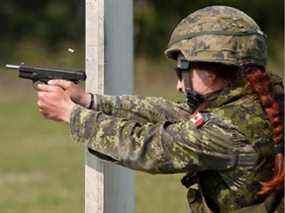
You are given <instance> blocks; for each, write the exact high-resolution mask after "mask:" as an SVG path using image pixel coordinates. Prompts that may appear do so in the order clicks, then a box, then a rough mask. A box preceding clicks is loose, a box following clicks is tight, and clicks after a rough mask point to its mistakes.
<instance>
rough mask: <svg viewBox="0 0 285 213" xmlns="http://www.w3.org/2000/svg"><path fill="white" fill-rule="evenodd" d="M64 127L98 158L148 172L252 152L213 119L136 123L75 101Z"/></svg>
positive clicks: (218, 163)
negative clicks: (199, 124) (200, 122)
mask: <svg viewBox="0 0 285 213" xmlns="http://www.w3.org/2000/svg"><path fill="white" fill-rule="evenodd" d="M70 127H71V134H72V137H73V139H74V140H75V141H78V142H83V143H86V144H87V146H88V148H89V149H90V150H92V153H93V154H95V155H97V156H98V157H99V158H102V159H105V160H109V161H114V162H116V163H118V164H120V165H122V166H125V167H128V168H131V169H135V170H142V171H146V172H149V173H178V172H186V171H192V172H194V171H201V170H205V169H215V170H217V169H229V168H232V167H234V166H235V165H236V163H237V159H238V158H239V156H241V155H245V156H247V158H248V153H250V154H252V153H251V152H254V151H253V149H252V147H250V146H249V145H248V144H247V143H246V140H245V137H244V136H243V135H242V134H241V133H240V132H239V131H237V130H236V129H235V128H233V127H229V126H227V125H226V124H224V123H223V122H220V121H218V122H217V121H215V120H213V119H209V120H208V121H207V122H206V124H205V125H204V126H202V127H201V128H197V127H196V126H195V125H193V124H192V122H191V121H188V120H187V121H186V120H185V121H181V122H177V123H175V122H170V121H164V122H161V123H157V124H152V123H146V124H143V125H142V124H140V123H138V122H137V121H133V120H128V119H124V118H118V117H114V116H109V115H106V114H104V113H103V112H100V111H91V110H87V109H85V108H82V107H80V106H76V107H75V109H74V111H73V112H72V116H71V122H70ZM241 150H242V151H241Z"/></svg>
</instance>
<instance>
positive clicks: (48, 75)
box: [6, 64, 86, 84]
mask: <svg viewBox="0 0 285 213" xmlns="http://www.w3.org/2000/svg"><path fill="white" fill-rule="evenodd" d="M6 68H9V69H17V70H18V71H19V77H20V78H25V79H30V80H32V81H33V83H34V84H35V83H39V82H41V83H47V82H48V81H49V80H52V79H64V80H68V81H72V82H74V83H79V81H84V80H85V79H86V75H85V73H84V72H82V71H75V70H73V71H71V70H60V69H50V68H41V67H31V66H26V65H23V64H21V65H12V64H7V65H6Z"/></svg>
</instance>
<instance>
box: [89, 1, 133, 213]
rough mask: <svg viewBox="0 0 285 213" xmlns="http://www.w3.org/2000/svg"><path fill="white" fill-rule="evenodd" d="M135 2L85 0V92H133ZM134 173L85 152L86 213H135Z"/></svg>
mask: <svg viewBox="0 0 285 213" xmlns="http://www.w3.org/2000/svg"><path fill="white" fill-rule="evenodd" d="M132 72H133V2H132V0H123V1H122V0H86V73H87V82H86V89H87V91H89V92H94V93H99V94H111V95H121V94H131V93H132V91H133V75H132ZM133 212H134V189H133V173H132V171H130V170H128V169H125V168H122V167H119V166H115V165H112V164H110V163H106V162H103V161H100V160H99V159H97V158H96V157H94V156H93V155H91V154H90V153H89V152H88V151H87V150H86V164H85V213H133Z"/></svg>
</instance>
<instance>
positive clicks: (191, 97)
mask: <svg viewBox="0 0 285 213" xmlns="http://www.w3.org/2000/svg"><path fill="white" fill-rule="evenodd" d="M190 68H191V67H190V62H189V61H188V60H187V59H186V58H185V57H184V56H183V55H182V54H179V55H178V57H177V68H176V71H179V73H180V74H179V77H180V78H181V79H180V80H181V81H182V82H183V85H184V88H185V89H184V94H185V96H186V102H187V104H188V106H189V108H190V111H191V113H194V112H195V111H196V110H197V109H198V107H199V106H200V105H201V104H202V103H204V102H205V98H204V96H203V95H201V94H199V93H198V92H196V91H195V90H193V88H192V82H191V80H190V77H189V70H190Z"/></svg>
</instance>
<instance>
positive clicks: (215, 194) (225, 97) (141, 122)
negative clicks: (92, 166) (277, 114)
mask: <svg viewBox="0 0 285 213" xmlns="http://www.w3.org/2000/svg"><path fill="white" fill-rule="evenodd" d="M207 99H208V106H207V107H206V108H205V109H204V110H203V111H201V115H202V116H203V118H204V121H205V123H204V124H203V125H201V126H197V125H195V124H194V123H193V121H192V120H191V117H192V115H191V114H190V112H189V108H188V105H187V104H185V103H175V102H171V101H168V100H166V99H163V98H155V97H139V96H105V95H104V96H102V95H95V100H96V101H95V103H96V106H94V110H88V109H85V108H83V107H81V106H78V105H76V107H75V108H74V110H73V112H72V115H71V122H70V127H71V133H72V137H73V139H74V140H75V141H78V142H83V143H86V144H87V146H88V148H89V149H90V150H92V153H94V154H95V155H97V156H98V157H99V158H101V159H104V160H108V161H113V162H115V163H117V164H119V165H122V166H125V167H128V168H131V169H135V170H141V171H145V172H149V173H153V174H155V173H188V176H189V177H193V178H194V177H198V182H199V191H197V193H201V194H202V195H203V202H199V196H197V193H196V192H195V193H194V194H195V196H194V197H193V196H192V195H193V193H192V192H193V191H192V189H190V191H189V193H188V196H189V197H188V200H189V203H190V206H191V208H192V210H193V211H192V212H207V211H206V210H205V209H206V208H205V205H204V203H207V205H208V207H209V208H210V209H211V210H212V211H213V212H222V213H224V212H231V211H233V210H236V209H240V208H243V207H247V206H251V205H254V204H257V203H260V202H262V200H260V198H258V197H257V196H256V193H257V192H258V191H259V189H260V185H259V181H263V180H266V179H268V178H269V177H271V175H272V162H273V160H272V157H273V147H274V146H273V140H272V128H271V126H270V125H269V123H268V121H267V119H266V116H265V114H264V112H263V109H262V107H261V105H260V103H259V100H258V98H257V96H256V95H255V94H253V93H251V92H250V89H249V88H248V87H247V85H246V84H245V83H240V84H239V85H236V86H235V87H232V88H227V89H225V90H223V91H220V92H217V93H214V94H212V95H210V96H208V97H207ZM205 201H206V202H205Z"/></svg>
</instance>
